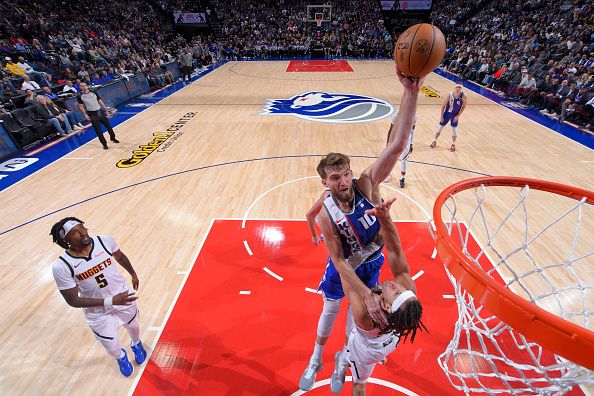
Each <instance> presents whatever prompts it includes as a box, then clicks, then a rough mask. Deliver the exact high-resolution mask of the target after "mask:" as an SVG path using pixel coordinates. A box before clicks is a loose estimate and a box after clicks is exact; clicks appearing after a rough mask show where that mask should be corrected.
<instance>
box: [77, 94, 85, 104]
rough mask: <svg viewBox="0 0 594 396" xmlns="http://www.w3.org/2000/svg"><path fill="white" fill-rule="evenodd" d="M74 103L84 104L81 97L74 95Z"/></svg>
mask: <svg viewBox="0 0 594 396" xmlns="http://www.w3.org/2000/svg"><path fill="white" fill-rule="evenodd" d="M76 101H77V102H78V103H80V104H84V102H83V100H82V97H81V96H80V95H76Z"/></svg>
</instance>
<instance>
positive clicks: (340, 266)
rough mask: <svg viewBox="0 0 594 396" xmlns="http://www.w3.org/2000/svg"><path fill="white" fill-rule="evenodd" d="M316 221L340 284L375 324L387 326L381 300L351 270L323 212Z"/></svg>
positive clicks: (333, 230)
mask: <svg viewBox="0 0 594 396" xmlns="http://www.w3.org/2000/svg"><path fill="white" fill-rule="evenodd" d="M318 220H319V223H318V224H319V226H320V228H321V229H322V232H323V233H324V242H325V245H326V248H327V249H328V255H329V256H330V258H331V259H332V262H333V263H334V267H335V268H336V271H338V273H339V274H340V280H341V282H342V284H343V285H344V284H345V283H347V284H348V286H349V287H348V288H347V289H349V288H350V289H351V290H352V291H353V292H354V293H356V294H357V296H358V297H359V298H361V299H362V300H363V301H364V303H365V305H366V307H367V311H368V312H369V314H370V315H371V317H372V319H373V320H374V321H375V322H376V323H379V324H381V325H382V326H387V325H388V321H387V319H386V315H385V314H384V312H383V310H382V307H381V302H380V301H381V298H380V297H379V296H378V295H376V294H373V293H372V292H371V290H370V289H369V288H368V287H367V286H366V285H365V284H364V283H363V282H362V281H361V279H359V277H358V276H357V274H356V273H355V270H353V268H352V267H351V266H350V265H349V263H348V262H347V261H346V259H345V258H344V254H343V252H342V245H341V243H340V236H339V235H338V232H337V230H336V228H335V227H334V226H333V224H332V221H331V220H330V217H329V216H328V214H327V213H326V212H325V211H322V212H321V213H320V216H319V218H318Z"/></svg>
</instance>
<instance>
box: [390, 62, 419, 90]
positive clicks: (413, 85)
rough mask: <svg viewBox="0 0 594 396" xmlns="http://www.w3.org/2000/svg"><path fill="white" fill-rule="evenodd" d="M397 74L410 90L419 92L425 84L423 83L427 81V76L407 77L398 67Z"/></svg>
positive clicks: (401, 82)
mask: <svg viewBox="0 0 594 396" xmlns="http://www.w3.org/2000/svg"><path fill="white" fill-rule="evenodd" d="M396 76H397V77H398V80H399V81H400V84H402V86H403V87H404V88H405V89H407V90H409V91H413V92H418V91H419V90H420V89H421V87H422V86H423V84H424V83H425V78H426V77H420V78H419V77H407V76H405V75H404V74H402V72H401V71H400V70H398V67H396Z"/></svg>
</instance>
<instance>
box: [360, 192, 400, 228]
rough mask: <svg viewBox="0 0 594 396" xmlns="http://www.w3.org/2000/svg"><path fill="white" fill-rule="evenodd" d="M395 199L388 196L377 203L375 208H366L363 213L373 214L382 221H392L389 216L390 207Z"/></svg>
mask: <svg viewBox="0 0 594 396" xmlns="http://www.w3.org/2000/svg"><path fill="white" fill-rule="evenodd" d="M395 201H396V198H390V199H388V200H386V201H384V202H382V203H381V204H379V205H377V206H376V207H375V208H373V209H368V210H366V211H365V214H368V215H370V216H375V217H377V218H378V219H379V220H380V221H382V222H386V221H392V218H391V217H390V207H391V206H392V204H393V203H394V202H395Z"/></svg>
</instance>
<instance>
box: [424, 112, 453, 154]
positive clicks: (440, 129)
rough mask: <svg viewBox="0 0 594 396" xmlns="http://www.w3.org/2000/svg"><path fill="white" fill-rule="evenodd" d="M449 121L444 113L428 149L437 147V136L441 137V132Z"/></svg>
mask: <svg viewBox="0 0 594 396" xmlns="http://www.w3.org/2000/svg"><path fill="white" fill-rule="evenodd" d="M449 120H450V119H449V118H448V116H447V113H445V114H444V115H443V121H439V126H438V127H437V130H436V131H435V137H434V138H433V142H431V145H430V146H429V148H435V146H437V139H439V135H441V131H442V129H443V127H444V126H446V124H447V123H448V121H449Z"/></svg>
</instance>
